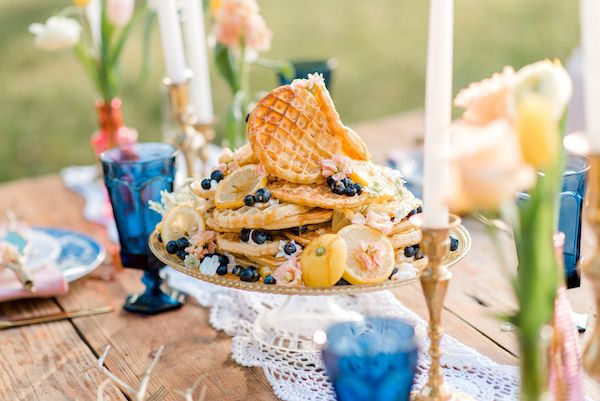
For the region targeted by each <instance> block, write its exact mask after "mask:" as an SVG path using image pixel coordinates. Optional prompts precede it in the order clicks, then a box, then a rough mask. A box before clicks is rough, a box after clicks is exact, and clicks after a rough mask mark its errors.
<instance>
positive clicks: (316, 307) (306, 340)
mask: <svg viewBox="0 0 600 401" xmlns="http://www.w3.org/2000/svg"><path fill="white" fill-rule="evenodd" d="M286 298H287V299H286V300H285V302H284V303H283V304H282V305H281V306H280V307H278V308H274V309H272V310H270V311H268V312H265V313H263V314H261V315H260V316H258V318H257V319H256V320H255V321H254V325H253V335H254V338H255V339H256V340H257V341H259V342H261V343H263V344H265V345H267V346H269V347H274V348H279V349H283V350H286V351H302V352H307V351H315V352H318V351H319V348H318V347H317V345H316V344H315V343H314V342H313V334H314V333H315V331H318V330H321V331H325V330H326V329H327V328H328V327H329V326H331V325H332V324H335V323H339V322H347V321H353V320H354V321H356V320H360V319H362V316H361V315H360V314H358V313H356V312H353V311H349V310H345V309H344V308H343V307H342V306H340V305H339V304H338V303H337V297H331V296H288V297H286Z"/></svg>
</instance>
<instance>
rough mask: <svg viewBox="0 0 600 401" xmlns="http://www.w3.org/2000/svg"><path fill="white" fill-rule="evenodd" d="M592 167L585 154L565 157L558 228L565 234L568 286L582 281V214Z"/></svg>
mask: <svg viewBox="0 0 600 401" xmlns="http://www.w3.org/2000/svg"><path fill="white" fill-rule="evenodd" d="M589 168H590V164H589V160H588V158H586V157H583V156H576V155H569V156H568V157H567V160H566V161H565V172H564V173H563V183H562V191H561V193H560V219H559V221H558V228H559V230H560V231H561V232H563V233H564V234H565V246H564V250H563V257H564V263H565V275H566V280H567V286H568V288H573V287H579V285H580V284H581V276H580V272H579V270H578V269H577V265H578V263H579V259H580V258H581V227H582V214H583V206H584V199H585V191H586V188H587V172H588V170H589Z"/></svg>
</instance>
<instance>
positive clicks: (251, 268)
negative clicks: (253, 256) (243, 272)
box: [247, 266, 258, 271]
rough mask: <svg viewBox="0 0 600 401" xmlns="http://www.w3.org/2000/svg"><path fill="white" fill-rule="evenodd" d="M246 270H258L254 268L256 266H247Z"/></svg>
mask: <svg viewBox="0 0 600 401" xmlns="http://www.w3.org/2000/svg"><path fill="white" fill-rule="evenodd" d="M247 269H248V270H254V271H256V270H258V269H257V268H256V266H248V267H247Z"/></svg>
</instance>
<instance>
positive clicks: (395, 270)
mask: <svg viewBox="0 0 600 401" xmlns="http://www.w3.org/2000/svg"><path fill="white" fill-rule="evenodd" d="M396 273H398V268H397V267H396V266H394V270H392V274H390V276H389V277H388V280H391V279H392V276H393V275H394V274H396Z"/></svg>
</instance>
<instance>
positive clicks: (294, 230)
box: [290, 226, 307, 235]
mask: <svg viewBox="0 0 600 401" xmlns="http://www.w3.org/2000/svg"><path fill="white" fill-rule="evenodd" d="M306 230H307V227H306V226H300V227H293V228H291V229H290V231H291V232H292V234H294V235H301V234H304V233H305V232H306Z"/></svg>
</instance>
